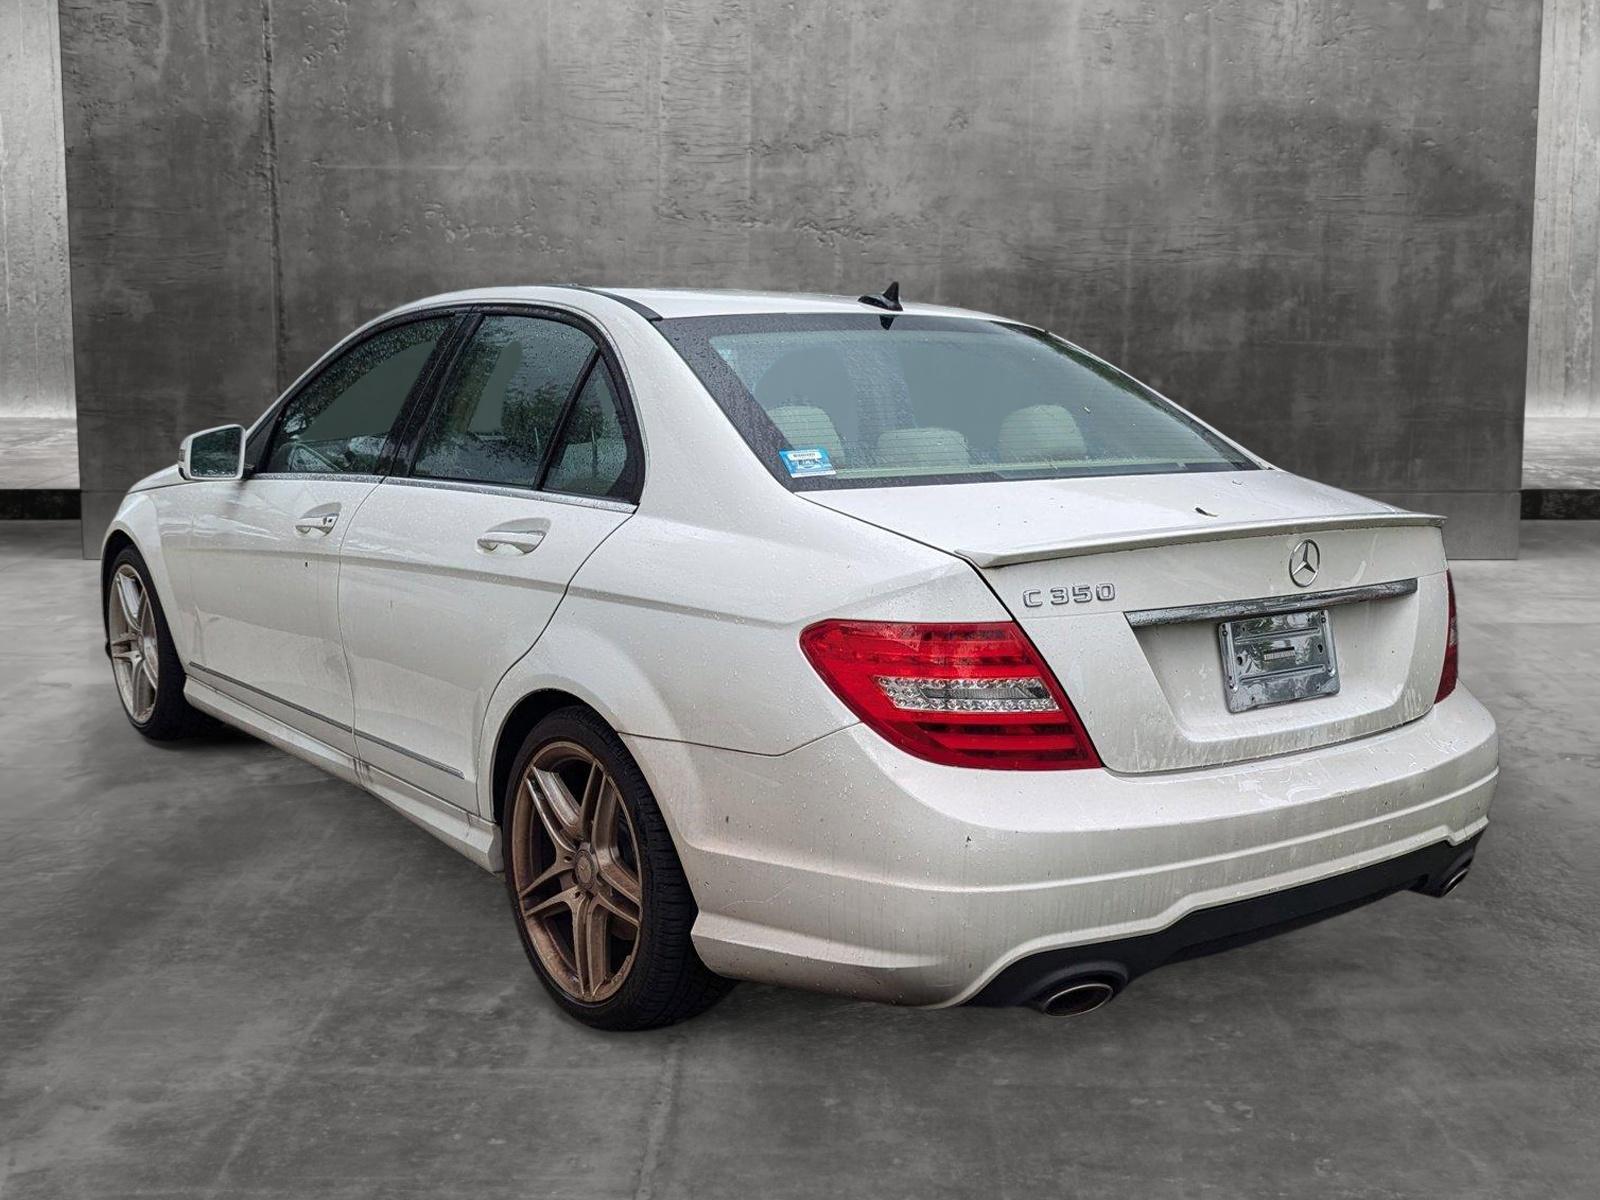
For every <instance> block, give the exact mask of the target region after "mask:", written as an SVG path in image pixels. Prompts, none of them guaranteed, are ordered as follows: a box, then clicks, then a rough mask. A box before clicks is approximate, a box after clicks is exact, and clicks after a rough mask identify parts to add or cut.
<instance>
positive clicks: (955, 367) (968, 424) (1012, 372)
mask: <svg viewBox="0 0 1600 1200" xmlns="http://www.w3.org/2000/svg"><path fill="white" fill-rule="evenodd" d="M658 328H660V329H661V331H662V332H663V333H664V334H665V335H666V336H667V339H668V340H669V341H671V342H672V343H673V345H674V346H676V347H677V348H678V350H679V351H680V353H682V354H683V356H684V358H685V359H686V360H687V361H688V363H689V365H690V366H691V367H693V368H694V370H695V373H696V374H697V375H699V377H700V379H701V381H702V382H704V383H705V384H706V386H707V387H708V388H709V389H710V391H711V393H712V395H713V396H715V397H716V399H717V401H718V403H719V404H720V405H721V407H722V408H723V410H724V411H725V412H726V413H727V414H728V416H729V417H730V418H731V419H732V420H733V422H734V424H735V425H736V426H737V427H738V429H739V431H740V433H741V434H743V435H744V438H745V441H746V442H748V443H749V444H750V447H751V449H752V450H754V451H755V452H756V454H757V455H759V456H760V457H761V458H762V460H763V462H765V463H766V464H767V466H768V469H769V470H771V471H773V473H774V474H776V475H778V477H779V478H781V479H784V480H785V482H789V483H791V485H795V486H803V487H841V486H842V487H852V486H853V487H872V486H878V485H881V484H885V483H939V482H964V481H969V480H980V479H981V480H997V479H1049V478H1064V477H1069V476H1074V475H1126V474H1137V473H1152V472H1171V471H1215V470H1237V469H1244V468H1250V467H1252V466H1253V465H1254V464H1252V463H1251V462H1250V460H1249V459H1247V458H1246V457H1245V456H1244V455H1242V454H1241V453H1239V452H1238V451H1237V450H1234V449H1233V448H1232V447H1230V446H1228V445H1227V443H1225V442H1224V441H1222V439H1220V438H1218V437H1216V436H1215V435H1213V434H1211V433H1210V432H1209V431H1207V430H1206V429H1205V428H1204V427H1203V426H1201V425H1200V424H1199V423H1198V422H1196V421H1194V420H1193V419H1192V418H1190V417H1189V416H1187V415H1186V414H1184V413H1183V412H1182V411H1180V410H1179V409H1177V408H1175V407H1174V406H1173V405H1171V404H1169V403H1167V402H1166V401H1164V400H1162V399H1161V398H1160V397H1159V396H1157V395H1155V393H1153V392H1151V391H1149V389H1147V388H1145V387H1143V386H1141V385H1140V384H1138V383H1136V382H1135V381H1134V380H1132V379H1130V378H1129V377H1128V376H1126V375H1124V374H1122V373H1121V372H1120V371H1117V370H1116V369H1115V368H1113V367H1110V366H1108V365H1106V364H1105V363H1103V362H1100V361H1099V360H1098V359H1096V358H1094V357H1092V356H1091V355H1088V354H1084V353H1083V352H1081V351H1078V350H1076V349H1074V348H1072V347H1070V346H1068V345H1067V344H1066V343H1064V342H1062V341H1060V340H1058V339H1056V338H1053V337H1051V336H1049V335H1048V334H1044V333H1040V332H1038V331H1036V330H1031V329H1025V328H1023V327H1020V326H1016V325H1010V324H1005V323H1002V322H998V321H983V320H972V319H957V318H945V317H895V318H893V319H887V318H883V317H879V316H861V317H857V316H854V315H851V314H840V315H838V316H830V315H822V316H792V315H790V316H770V315H769V316H748V317H713V318H697V319H692V320H677V321H663V322H661V323H660V324H659V325H658ZM791 477H792V478H791Z"/></svg>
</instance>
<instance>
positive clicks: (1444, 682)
mask: <svg viewBox="0 0 1600 1200" xmlns="http://www.w3.org/2000/svg"><path fill="white" fill-rule="evenodd" d="M1444 586H1445V590H1446V592H1448V593H1449V596H1450V621H1449V624H1448V625H1447V626H1446V628H1445V635H1444V666H1443V667H1441V668H1440V669H1439V694H1438V695H1436V696H1435V697H1434V698H1433V702H1434V703H1435V704H1437V703H1439V701H1441V700H1443V699H1444V698H1445V697H1446V696H1448V695H1449V694H1450V693H1451V692H1453V691H1455V690H1456V674H1457V672H1458V671H1459V670H1460V667H1461V657H1460V654H1459V653H1458V651H1459V649H1460V642H1461V638H1460V635H1459V634H1458V633H1457V632H1456V581H1455V580H1454V579H1452V578H1450V572H1449V571H1446V572H1445V573H1444Z"/></svg>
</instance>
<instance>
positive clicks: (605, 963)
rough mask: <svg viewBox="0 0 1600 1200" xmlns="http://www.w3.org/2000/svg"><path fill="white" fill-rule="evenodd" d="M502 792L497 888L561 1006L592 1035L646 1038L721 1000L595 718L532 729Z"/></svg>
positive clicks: (661, 838) (679, 880) (690, 901)
mask: <svg viewBox="0 0 1600 1200" xmlns="http://www.w3.org/2000/svg"><path fill="white" fill-rule="evenodd" d="M507 788H508V794H507V795H506V796H505V797H504V804H503V812H504V819H503V821H502V833H503V836H504V853H505V864H506V888H507V891H508V892H509V894H510V898H511V908H512V912H513V914H514V916H515V918H516V924H517V931H518V933H519V934H520V935H521V937H522V946H523V949H524V950H525V951H527V954H528V959H529V961H530V962H532V964H533V968H534V970H535V971H536V972H537V973H538V975H539V978H540V980H541V981H542V982H543V983H544V985H545V987H546V988H547V989H548V990H549V992H550V994H551V996H553V997H554V998H555V1001H556V1003H557V1004H559V1005H560V1006H561V1007H562V1008H563V1009H565V1010H566V1011H567V1012H568V1013H570V1014H571V1015H572V1016H574V1017H576V1018H577V1019H578V1020H580V1021H582V1022H583V1023H584V1024H586V1025H591V1026H593V1027H595V1028H597V1029H614V1030H622V1029H653V1028H656V1027H659V1026H662V1025H670V1024H672V1023H674V1022H676V1021H682V1020H684V1019H686V1018H688V1017H692V1016H695V1015H696V1014H698V1013H701V1012H704V1011H705V1010H706V1009H708V1008H710V1007H711V1006H712V1005H713V1004H715V1003H716V1002H717V1001H718V1000H720V999H721V998H722V997H723V996H724V995H725V994H726V993H727V991H728V989H729V988H730V987H732V984H731V982H730V981H728V980H726V979H722V978H720V977H719V976H716V975H713V974H712V973H711V971H710V970H708V969H707V968H706V966H705V964H704V963H702V962H701V961H700V956H699V955H698V954H696V953H695V949H694V944H693V942H692V941H691V940H690V937H689V931H690V930H691V929H692V928H693V926H694V920H695V916H696V915H697V913H698V909H697V908H696V906H695V902H694V896H693V895H692V894H691V893H690V891H689V884H688V881H687V880H686V879H685V878H684V874H683V866H682V864H681V863H679V861H678V855H677V852H676V851H675V850H674V849H673V846H672V838H671V836H670V835H669V834H668V832H667V826H666V822H665V821H664V820H663V819H662V816H661V810H660V808H659V807H658V806H657V805H656V801H655V797H654V796H653V795H652V794H651V792H650V788H649V786H648V785H647V784H646V783H645V780H644V775H643V774H642V773H641V772H640V770H639V767H638V765H637V764H636V763H635V762H634V761H633V756H632V755H630V754H629V753H628V751H627V748H626V747H625V746H624V745H623V744H622V742H621V740H620V739H619V738H618V737H617V735H616V734H615V733H613V732H612V731H611V730H610V729H608V728H607V727H606V725H605V724H604V723H603V722H602V721H601V720H600V719H599V718H598V717H596V716H595V715H594V714H593V713H591V712H589V711H588V710H587V709H582V708H567V709H562V710H561V711H559V712H556V713H553V714H551V715H550V716H548V717H546V718H545V719H544V720H543V721H541V722H539V724H538V725H537V726H535V727H534V729H533V732H532V733H530V734H529V735H528V738H527V740H526V741H525V742H524V743H523V747H522V752H521V753H520V754H519V755H518V757H517V762H516V765H515V767H514V769H513V770H512V772H511V778H510V781H509V783H508V785H507Z"/></svg>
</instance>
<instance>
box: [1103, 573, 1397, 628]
mask: <svg viewBox="0 0 1600 1200" xmlns="http://www.w3.org/2000/svg"><path fill="white" fill-rule="evenodd" d="M1416 590H1417V581H1416V580H1415V579H1395V580H1391V581H1390V582H1388V583H1368V584H1363V585H1361V586H1360V587H1349V588H1336V589H1334V590H1333V591H1327V592H1302V593H1300V594H1299V595H1298V596H1263V597H1261V598H1260V599H1257V600H1221V601H1217V602H1214V603H1211V604H1185V605H1180V606H1178V607H1176V608H1140V609H1135V610H1133V611H1131V612H1127V613H1124V614H1123V615H1124V616H1126V617H1127V618H1128V624H1129V625H1132V626H1133V627H1134V628H1135V629H1145V628H1147V627H1149V626H1151V625H1177V624H1180V623H1182V622H1185V621H1231V620H1234V619H1235V618H1238V617H1270V616H1276V615H1278V614H1280V613H1291V612H1302V611H1304V610H1306V609H1310V608H1332V607H1334V606H1335V605H1338V604H1357V603H1360V602H1361V601H1363V600H1389V599H1393V598H1394V597H1396V596H1409V595H1412V594H1413V593H1414V592H1415V591H1416Z"/></svg>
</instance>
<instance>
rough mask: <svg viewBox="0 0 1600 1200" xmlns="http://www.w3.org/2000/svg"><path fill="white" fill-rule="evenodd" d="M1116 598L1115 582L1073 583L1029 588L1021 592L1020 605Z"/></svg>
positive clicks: (1037, 606) (1029, 605)
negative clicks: (1065, 585)
mask: <svg viewBox="0 0 1600 1200" xmlns="http://www.w3.org/2000/svg"><path fill="white" fill-rule="evenodd" d="M1116 598H1117V587H1116V585H1115V584H1112V583H1075V584H1073V585H1072V586H1070V587H1053V588H1029V589H1028V590H1027V591H1025V592H1023V593H1022V605H1023V607H1024V608H1044V607H1045V606H1046V605H1049V606H1052V607H1055V606H1059V605H1064V604H1089V603H1092V602H1093V601H1097V600H1100V601H1104V600H1115V599H1116Z"/></svg>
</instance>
